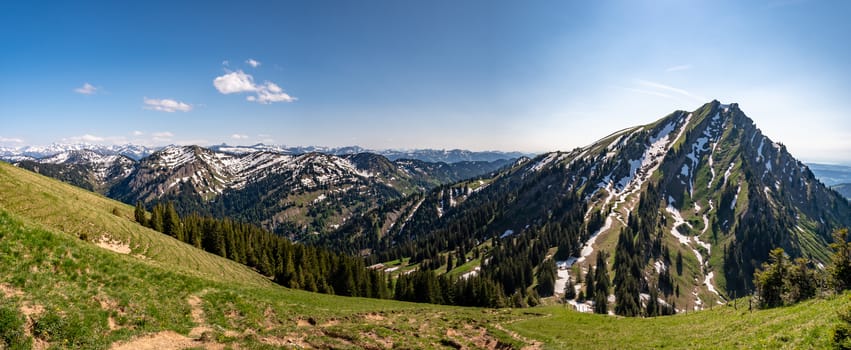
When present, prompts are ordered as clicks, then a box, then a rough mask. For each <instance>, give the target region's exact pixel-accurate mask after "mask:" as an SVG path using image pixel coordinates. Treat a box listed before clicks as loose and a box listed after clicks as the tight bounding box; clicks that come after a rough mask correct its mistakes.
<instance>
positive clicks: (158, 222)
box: [148, 204, 163, 232]
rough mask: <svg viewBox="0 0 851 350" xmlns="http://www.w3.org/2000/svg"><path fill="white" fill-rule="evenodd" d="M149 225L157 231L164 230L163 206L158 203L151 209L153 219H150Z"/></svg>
mask: <svg viewBox="0 0 851 350" xmlns="http://www.w3.org/2000/svg"><path fill="white" fill-rule="evenodd" d="M148 227H150V228H151V229H153V230H154V231H157V232H163V206H162V205H161V204H157V205H155V206H154V208H153V209H152V210H151V220H150V221H148Z"/></svg>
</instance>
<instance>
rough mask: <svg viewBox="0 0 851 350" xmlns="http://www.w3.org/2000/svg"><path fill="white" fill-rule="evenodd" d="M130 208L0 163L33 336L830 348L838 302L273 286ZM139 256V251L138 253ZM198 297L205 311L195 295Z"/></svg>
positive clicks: (6, 293)
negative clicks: (613, 305) (351, 292)
mask: <svg viewBox="0 0 851 350" xmlns="http://www.w3.org/2000/svg"><path fill="white" fill-rule="evenodd" d="M114 208H118V209H119V214H120V215H119V216H116V215H114V214H113V213H112V211H113V209H114ZM130 210H131V208H129V207H125V206H123V205H122V204H120V203H117V202H113V201H111V200H108V199H105V198H102V197H99V196H97V195H93V194H91V193H88V192H85V191H81V190H78V189H76V188H73V187H71V186H69V185H65V184H62V183H59V182H58V181H54V180H51V179H48V178H44V177H41V176H39V175H34V174H32V173H29V172H26V171H23V170H20V169H17V168H13V167H10V166H8V165H6V164H3V163H0V292H2V293H0V294H2V296H3V298H2V299H0V311H2V310H6V311H8V310H13V313H15V314H17V317H18V318H19V319H22V320H25V322H26V324H27V326H26V327H21V328H22V330H21V331H22V332H26V338H25V339H26V340H27V341H29V342H33V341H35V342H36V343H37V345H38V344H41V345H44V341H47V342H49V343H50V345H54V346H59V347H72V348H107V347H109V346H110V345H111V344H114V343H115V342H116V341H127V340H128V339H133V338H137V337H139V336H141V335H146V334H148V335H150V334H156V333H157V332H161V331H164V330H169V331H174V332H176V333H179V334H180V335H192V334H193V332H194V333H195V334H194V335H192V337H193V338H196V337H198V333H197V332H195V331H196V330H198V328H197V327H199V326H203V327H204V328H203V329H204V330H206V332H207V336H205V337H204V338H206V339H207V340H206V343H203V342H192V343H190V344H191V345H194V346H206V345H212V343H214V342H219V343H224V344H231V343H235V344H239V346H241V347H243V348H264V347H272V346H275V345H287V344H291V345H292V344H301V345H310V346H314V347H329V346H330V347H340V348H370V347H371V348H387V347H394V346H395V347H400V348H437V347H443V346H447V345H462V346H465V347H470V348H481V347H489V346H496V345H497V343H498V342H499V343H502V344H506V345H511V346H513V347H515V348H519V347H521V346H522V345H523V344H524V343H526V344H529V343H532V342H531V341H524V340H525V339H528V338H534V339H541V340H543V341H544V342H545V343H544V347H547V348H565V347H568V346H573V345H591V348H611V347H615V346H617V347H651V346H665V347H687V348H693V347H776V346H783V345H789V346H798V347H824V346H826V341H827V337H826V335H827V332H828V328H829V326H830V325H831V323H832V322H834V321H835V318H836V317H835V316H834V313H833V310H834V309H836V308H837V307H838V306H839V304H840V303H841V302H843V301H842V300H839V299H835V300H829V301H817V302H809V303H805V304H802V305H799V306H795V307H791V308H783V309H777V310H769V311H759V312H754V313H753V314H750V313H746V312H743V311H741V310H739V311H734V310H731V309H730V308H727V307H721V308H716V309H715V310H712V311H706V312H699V313H693V314H688V315H681V316H675V317H668V318H658V319H620V318H614V317H605V316H595V315H586V314H579V313H576V312H571V311H567V310H565V309H563V308H561V307H543V308H534V309H524V310H487V309H477V308H458V307H445V306H435V305H423V304H411V303H401V302H394V301H386V300H371V299H360V298H343V297H336V296H329V295H321V294H313V293H307V292H301V291H294V290H289V289H285V288H281V287H278V286H275V285H273V284H272V283H270V282H268V281H266V280H265V279H264V278H263V277H262V276H258V275H257V274H255V273H253V272H252V271H251V270H249V269H245V268H243V267H241V266H239V265H237V264H235V263H232V262H230V261H227V260H223V259H220V258H218V257H215V256H213V255H210V254H206V253H203V252H201V251H199V250H195V249H194V248H191V247H189V246H186V245H183V244H181V243H179V242H176V241H174V240H171V239H170V238H167V237H165V236H163V235H161V234H159V233H156V232H153V231H150V230H147V229H144V228H142V227H139V226H138V225H135V224H133V223H132V221H131V220H130V218H129V214H130ZM79 232H87V233H88V234H89V236H90V237H94V236H95V235H100V234H105V233H108V234H109V235H110V236H111V237H114V238H118V239H121V240H123V241H125V242H129V243H130V245H131V246H133V247H137V248H135V250H134V252H133V253H131V254H130V255H125V254H118V253H114V252H111V251H108V250H105V249H102V248H100V247H97V246H95V245H94V244H92V243H89V242H85V241H82V240H80V239H79V238H77V236H78V234H79ZM139 253H142V254H144V256H146V258H140V257H137V256H134V254H139ZM194 297H198V298H199V300H200V305H199V307H200V310H199V308H194V307H193V306H192V305H191V304H190V303H189V300H191V299H193V298H194ZM193 310H199V311H201V313H202V315H203V317H201V319H200V320H199V318H198V316H197V315H195V316H193V315H192V313H193ZM539 314H543V315H549V316H545V317H540V316H539ZM0 321H2V320H0ZM311 321H312V322H311ZM515 321H516V322H515ZM311 323H313V324H315V325H311ZM506 328H508V329H509V330H508V331H506V330H505V329H506ZM24 329H26V330H25V331H24ZM513 331H516V332H518V333H520V334H519V335H518V334H515V333H514V332H513ZM783 335H787V336H785V337H783ZM524 337H526V338H524ZM737 342H738V343H737ZM23 345H24V348H28V347H29V345H30V344H23ZM0 347H2V346H0Z"/></svg>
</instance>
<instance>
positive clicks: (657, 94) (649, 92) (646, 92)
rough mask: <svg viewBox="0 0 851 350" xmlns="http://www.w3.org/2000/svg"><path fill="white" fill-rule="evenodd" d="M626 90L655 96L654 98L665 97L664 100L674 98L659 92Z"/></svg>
mask: <svg viewBox="0 0 851 350" xmlns="http://www.w3.org/2000/svg"><path fill="white" fill-rule="evenodd" d="M625 89H627V90H629V91H633V92H637V93H640V94H645V95H653V96H659V97H664V98H672V97H671V95H668V94H665V93H661V92H658V91H651V90H644V89H635V88H625Z"/></svg>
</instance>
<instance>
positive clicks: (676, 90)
mask: <svg viewBox="0 0 851 350" xmlns="http://www.w3.org/2000/svg"><path fill="white" fill-rule="evenodd" d="M637 83H638V85H641V86H642V87H645V88H650V89H653V90H656V92H659V93H662V92H663V91H664V92H673V93H677V94H679V95H682V96H685V97H688V98H691V99H693V100H696V101H699V102H707V101H708V100H707V99H706V98H704V97H702V96H698V95H695V94H693V93H691V92H688V91H686V90H683V89H680V88H675V87H673V86H669V85H665V84H660V83H657V82H652V81H647V80H638V81H637ZM666 95H667V94H666Z"/></svg>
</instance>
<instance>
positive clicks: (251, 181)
mask: <svg viewBox="0 0 851 350" xmlns="http://www.w3.org/2000/svg"><path fill="white" fill-rule="evenodd" d="M89 146H91V145H89ZM91 148H93V149H88V148H85V146H84V145H67V146H58V145H54V146H52V147H48V148H38V149H34V148H27V149H22V150H18V152H19V153H18V155H16V156H11V157H10V156H7V157H6V158H7V159H9V160H10V161H12V162H14V164H15V165H17V166H19V167H22V168H25V169H29V170H32V171H35V172H38V173H41V174H44V175H47V176H50V177H54V178H57V179H60V180H62V181H65V182H68V183H71V184H73V185H76V186H78V187H82V188H85V189H88V190H92V191H96V192H99V193H101V194H104V195H107V196H109V197H111V198H114V199H118V200H121V201H124V202H125V203H130V204H132V203H135V202H137V201H142V202H144V203H146V204H147V205H148V206H151V205H153V204H154V203H156V202H162V201H171V202H173V203H174V204H175V206H176V207H177V209H178V211H180V212H182V213H184V214H188V213H200V214H206V215H215V216H218V217H231V218H235V219H240V220H244V221H249V222H252V223H256V224H258V225H263V226H265V227H266V228H268V229H270V230H274V231H277V232H281V233H286V234H288V235H290V236H292V237H293V238H295V239H302V238H304V237H305V235H306V234H308V233H314V232H318V233H321V232H327V231H330V230H333V229H334V228H336V227H337V226H339V225H341V224H342V223H344V222H345V221H346V220H348V219H349V218H351V217H353V216H357V215H359V214H360V213H361V212H364V211H366V210H369V209H373V208H375V207H377V206H380V205H383V204H385V203H387V202H389V201H391V200H395V199H399V198H403V197H405V196H408V195H410V194H412V193H414V192H419V191H425V190H428V189H431V188H433V187H435V186H439V185H441V184H446V183H453V182H457V181H460V180H463V179H468V178H473V177H476V176H480V175H486V174H488V173H490V172H493V171H496V170H498V169H500V168H502V167H504V166H506V165H509V164H512V162H513V161H514V159H498V160H493V161H458V162H454V163H444V162H427V161H422V160H418V159H396V160H393V161H391V160H389V159H388V158H386V157H384V156H382V155H379V154H372V153H343V154H341V155H335V154H327V153H320V152H316V151H308V150H307V149H304V148H302V149H298V150H297V151H298V152H296V150H286V149H276V148H274V147H271V146H265V145H255V146H251V147H227V146H218V147H214V148H204V147H200V146H167V147H164V148H161V149H157V150H154V149H151V148H142V147H129V146H112V147H108V146H101V147H91ZM63 149H64V150H63ZM356 150H359V149H354V148H352V149H347V150H345V151H343V150H338V152H354V151H356ZM54 152H57V153H54ZM149 152H150V154H148V153H149ZM46 153H50V155H48V156H42V157H40V158H35V157H34V156H36V155H41V154H46ZM126 153H132V154H126ZM438 153H441V151H427V152H426V151H420V152H419V153H418V154H421V155H425V154H435V155H436V154H438ZM447 154H454V155H453V157H458V156H461V155H463V154H466V155H467V156H468V157H475V155H474V153H473V152H469V153H464V152H461V153H453V152H449V153H447ZM139 155H144V156H143V157H142V158H139V159H136V158H134V157H136V156H139ZM495 155H496V154H495V153H494V154H490V155H484V156H483V157H491V156H495Z"/></svg>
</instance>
